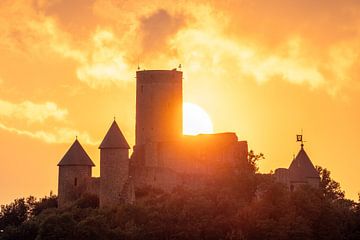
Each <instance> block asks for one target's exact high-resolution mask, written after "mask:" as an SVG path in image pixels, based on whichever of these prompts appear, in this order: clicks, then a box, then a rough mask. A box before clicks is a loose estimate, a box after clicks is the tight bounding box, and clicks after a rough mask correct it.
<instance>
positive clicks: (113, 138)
mask: <svg viewBox="0 0 360 240" xmlns="http://www.w3.org/2000/svg"><path fill="white" fill-rule="evenodd" d="M99 148H100V149H104V148H123V149H130V146H129V144H128V143H127V141H126V139H125V137H124V135H123V134H122V132H121V130H120V128H119V126H118V125H117V123H116V121H115V120H114V121H113V123H112V124H111V127H110V129H109V130H108V132H107V133H106V135H105V137H104V140H103V141H102V142H101V144H100V147H99Z"/></svg>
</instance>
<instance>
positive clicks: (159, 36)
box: [139, 9, 186, 55]
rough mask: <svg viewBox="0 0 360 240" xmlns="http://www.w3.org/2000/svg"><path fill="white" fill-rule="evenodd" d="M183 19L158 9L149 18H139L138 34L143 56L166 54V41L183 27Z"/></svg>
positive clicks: (167, 45) (181, 16)
mask: <svg viewBox="0 0 360 240" xmlns="http://www.w3.org/2000/svg"><path fill="white" fill-rule="evenodd" d="M185 19H186V18H185V17H184V16H183V15H180V14H174V15H171V14H170V13H169V12H168V11H166V10H165V9H159V10H157V11H155V12H153V13H151V14H150V15H149V16H144V17H141V18H140V29H139V32H140V33H141V35H142V36H141V37H142V51H143V54H144V55H148V54H150V53H155V54H163V53H165V52H168V48H169V43H168V41H169V40H170V39H171V37H172V36H174V35H175V34H176V33H177V32H178V31H179V30H180V29H181V28H182V27H184V26H185Z"/></svg>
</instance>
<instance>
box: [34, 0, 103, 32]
mask: <svg viewBox="0 0 360 240" xmlns="http://www.w3.org/2000/svg"><path fill="white" fill-rule="evenodd" d="M94 3H95V0H76V1H73V0H56V1H52V2H49V3H47V4H44V5H42V6H39V5H38V6H37V8H38V9H40V11H42V12H43V13H44V14H45V15H46V16H51V17H54V18H55V19H56V20H57V21H58V22H59V24H60V26H61V27H62V28H63V29H64V30H66V31H68V32H71V33H73V34H74V36H77V37H82V36H87V35H88V34H90V33H91V32H92V31H93V30H94V29H95V28H96V26H97V25H98V24H100V23H101V22H100V19H99V18H98V17H97V16H96V15H95V14H94V11H93V5H94Z"/></svg>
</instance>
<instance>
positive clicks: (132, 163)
mask: <svg viewBox="0 0 360 240" xmlns="http://www.w3.org/2000/svg"><path fill="white" fill-rule="evenodd" d="M182 96H183V95H182V72H181V71H177V70H176V69H174V70H142V71H137V72H136V130H135V146H134V147H133V153H132V155H131V158H129V149H130V146H129V144H128V143H127V141H126V139H125V137H124V135H123V134H122V132H121V130H120V128H119V126H118V124H117V123H116V121H115V120H114V122H113V123H112V125H111V127H110V129H109V130H108V132H107V133H106V135H105V137H104V139H103V141H102V143H101V144H100V146H99V149H100V177H99V178H95V177H92V167H94V166H95V165H94V163H93V161H92V160H91V159H90V157H89V156H88V154H87V153H86V151H85V150H84V148H83V147H82V146H81V144H80V142H79V141H78V139H76V140H75V142H74V143H73V144H72V146H71V147H70V149H69V150H68V151H67V152H66V154H65V155H64V157H63V158H62V159H61V161H60V162H59V164H58V166H59V182H58V198H59V206H60V207H62V206H66V205H67V204H68V203H71V202H73V201H74V200H76V199H78V198H79V197H80V196H81V195H83V194H86V193H90V194H95V195H97V196H98V197H99V200H100V207H105V206H114V205H116V204H118V203H120V202H127V203H132V202H134V200H135V193H134V192H135V190H134V189H135V188H139V187H142V186H146V185H151V186H154V187H157V188H161V189H164V190H171V189H173V188H174V187H176V186H179V185H188V186H192V187H194V186H196V185H197V184H201V179H202V178H206V177H208V176H211V175H213V174H216V172H217V171H218V169H219V166H221V165H224V164H230V165H231V164H235V163H236V162H237V161H246V160H247V155H248V147H247V142H246V141H239V140H238V137H237V136H236V134H235V133H232V132H226V133H217V134H199V135H197V136H185V135H183V134H182V109H183V108H182V104H183V97H182Z"/></svg>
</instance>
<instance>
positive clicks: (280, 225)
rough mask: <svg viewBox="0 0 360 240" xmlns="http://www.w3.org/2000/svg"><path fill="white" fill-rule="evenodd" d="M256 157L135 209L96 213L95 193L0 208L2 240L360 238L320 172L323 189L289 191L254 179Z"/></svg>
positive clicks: (353, 208) (351, 207)
mask: <svg viewBox="0 0 360 240" xmlns="http://www.w3.org/2000/svg"><path fill="white" fill-rule="evenodd" d="M261 158H262V155H255V154H253V155H252V156H250V158H249V162H247V163H242V165H239V166H238V168H235V169H234V168H231V169H230V168H229V169H223V171H222V174H219V176H217V177H216V179H214V180H213V181H212V182H209V184H208V186H206V187H204V188H202V189H188V188H183V187H179V188H177V189H174V190H173V191H172V192H171V193H166V192H163V191H161V190H158V189H154V188H151V187H146V188H143V189H138V190H137V192H136V196H137V202H136V204H134V205H124V204H121V205H119V206H117V207H114V208H104V209H99V208H98V204H99V202H98V199H97V197H95V196H91V195H88V196H83V198H82V199H79V200H78V201H77V202H75V203H74V204H73V205H72V206H69V207H68V208H65V209H58V208H56V196H50V197H47V198H44V199H40V200H36V199H34V198H32V197H30V198H27V199H17V200H15V201H14V202H13V203H11V204H9V205H6V206H2V208H1V213H0V230H1V232H0V239H4V240H5V239H29V240H32V239H36V240H45V239H46V240H49V239H54V240H55V239H56V240H59V239H78V240H82V239H83V240H85V239H86V240H89V239H104V240H107V239H134V240H135V239H147V240H152V239H153V240H161V239H164V240H165V239H166V240H167V239H181V240H186V239H209V240H211V239H214V240H215V239H229V240H230V239H239V240H240V239H251V240H257V239H274V240H275V239H276V240H279V239H295V240H296V239H301V240H303V239H326V240H329V239H336V240H338V239H346V240H351V239H354V240H355V239H360V205H359V203H357V202H354V201H351V200H348V199H345V198H344V192H343V191H341V189H340V185H339V184H338V183H337V182H335V181H334V180H332V179H331V177H330V172H329V171H327V170H326V169H322V168H320V167H318V171H319V173H320V175H321V187H320V189H313V188H311V187H309V186H303V187H302V188H299V189H297V190H296V191H294V192H289V191H288V190H287V189H286V188H285V186H283V185H281V184H278V183H275V182H274V181H273V177H272V176H271V174H269V175H262V174H256V171H257V168H256V161H257V160H258V159H261Z"/></svg>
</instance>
